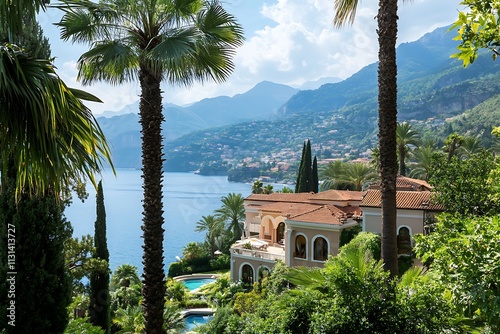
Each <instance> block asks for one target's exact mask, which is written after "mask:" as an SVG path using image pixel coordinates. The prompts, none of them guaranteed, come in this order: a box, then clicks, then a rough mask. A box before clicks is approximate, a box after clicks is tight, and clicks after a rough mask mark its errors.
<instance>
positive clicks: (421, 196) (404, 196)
mask: <svg viewBox="0 0 500 334" xmlns="http://www.w3.org/2000/svg"><path fill="white" fill-rule="evenodd" d="M431 196H432V192H430V191H399V190H398V191H397V192H396V207H397V208H398V209H413V210H424V205H423V203H429V204H428V206H427V208H425V209H426V210H431V211H443V210H444V207H443V206H442V205H439V204H435V203H432V201H431ZM381 198H382V196H381V192H380V190H377V189H369V190H368V191H367V192H366V195H365V197H364V198H363V200H362V201H361V204H360V205H359V206H361V207H374V208H380V207H381V201H382V200H381Z"/></svg>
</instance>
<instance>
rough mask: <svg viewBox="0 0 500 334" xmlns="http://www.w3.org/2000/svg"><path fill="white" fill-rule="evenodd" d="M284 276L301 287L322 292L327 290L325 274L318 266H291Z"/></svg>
mask: <svg viewBox="0 0 500 334" xmlns="http://www.w3.org/2000/svg"><path fill="white" fill-rule="evenodd" d="M284 278H285V279H286V280H287V281H289V282H290V283H292V284H293V285H296V286H297V287H299V288H300V289H312V290H317V291H321V292H325V291H326V290H327V287H326V279H325V276H324V275H323V273H322V272H321V271H320V269H318V268H306V267H297V268H290V270H289V271H288V272H287V273H285V274H284Z"/></svg>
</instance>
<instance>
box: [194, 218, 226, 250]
mask: <svg viewBox="0 0 500 334" xmlns="http://www.w3.org/2000/svg"><path fill="white" fill-rule="evenodd" d="M195 231H196V232H203V231H206V239H207V242H208V244H209V245H210V256H211V257H212V258H213V257H214V253H215V251H216V250H217V249H216V247H217V246H216V245H217V238H218V237H220V236H221V234H222V232H224V221H223V220H221V219H217V218H216V217H215V216H212V215H208V216H202V217H201V219H200V220H199V221H198V222H197V223H196V228H195Z"/></svg>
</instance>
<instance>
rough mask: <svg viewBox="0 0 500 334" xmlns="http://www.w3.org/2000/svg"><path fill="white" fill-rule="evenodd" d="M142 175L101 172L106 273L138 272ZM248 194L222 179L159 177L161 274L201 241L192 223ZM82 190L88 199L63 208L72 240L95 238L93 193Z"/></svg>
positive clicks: (75, 200)
mask: <svg viewBox="0 0 500 334" xmlns="http://www.w3.org/2000/svg"><path fill="white" fill-rule="evenodd" d="M141 174H142V172H141V171H140V170H135V169H117V175H116V177H115V176H114V175H113V173H111V172H110V171H105V172H103V174H102V184H103V192H104V205H105V208H106V224H107V241H108V249H109V254H110V261H109V262H110V268H111V270H115V269H116V267H118V266H119V265H121V264H124V263H128V264H131V265H134V266H136V267H137V268H138V270H139V272H140V273H142V245H143V240H142V230H141V225H142V198H143V193H142V178H141ZM97 180H99V179H98V178H97ZM251 191H252V185H251V184H246V183H234V182H229V181H227V178H226V176H201V175H198V174H194V173H164V179H163V203H164V214H163V217H164V218H165V224H164V226H163V227H164V229H165V237H164V243H163V247H164V263H165V271H168V267H169V265H170V263H171V262H174V261H176V256H182V248H183V247H184V246H185V245H187V244H188V243H189V242H197V241H203V239H204V237H205V232H195V227H196V222H198V221H199V220H200V219H201V217H202V216H206V215H210V214H213V212H214V210H216V209H218V208H220V207H221V204H222V203H221V198H222V197H223V196H226V195H227V194H229V193H237V194H242V195H243V197H247V196H248V195H250V193H251ZM87 192H88V193H89V197H88V199H87V200H86V201H85V202H83V203H82V202H81V201H80V200H79V199H78V198H76V197H74V198H73V203H72V204H71V205H70V206H69V207H68V208H66V210H65V215H66V218H67V220H68V221H70V222H71V224H72V226H73V236H74V237H78V238H81V236H82V235H86V234H90V235H94V222H95V219H96V200H95V194H96V192H95V189H94V188H93V187H92V186H91V185H87Z"/></svg>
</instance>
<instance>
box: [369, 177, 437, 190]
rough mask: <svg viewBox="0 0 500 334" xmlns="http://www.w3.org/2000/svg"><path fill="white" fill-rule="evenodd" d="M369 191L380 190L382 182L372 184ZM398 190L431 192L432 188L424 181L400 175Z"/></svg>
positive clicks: (397, 179)
mask: <svg viewBox="0 0 500 334" xmlns="http://www.w3.org/2000/svg"><path fill="white" fill-rule="evenodd" d="M369 189H380V182H377V183H374V184H372V185H371V186H370V187H369ZM396 189H397V190H408V191H412V190H413V191H422V190H426V191H430V190H432V186H431V185H430V184H429V183H427V182H426V181H424V180H419V179H411V178H409V177H406V176H401V175H399V176H398V177H397V178H396Z"/></svg>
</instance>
